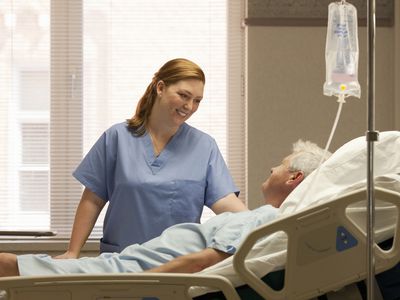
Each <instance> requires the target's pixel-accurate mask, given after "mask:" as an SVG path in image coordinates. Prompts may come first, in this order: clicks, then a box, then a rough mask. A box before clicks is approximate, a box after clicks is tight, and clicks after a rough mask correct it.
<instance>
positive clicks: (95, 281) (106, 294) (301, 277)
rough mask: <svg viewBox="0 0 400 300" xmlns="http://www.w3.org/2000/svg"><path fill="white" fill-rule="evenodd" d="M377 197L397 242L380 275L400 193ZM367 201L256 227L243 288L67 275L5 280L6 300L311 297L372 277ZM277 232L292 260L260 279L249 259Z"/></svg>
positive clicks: (239, 271)
mask: <svg viewBox="0 0 400 300" xmlns="http://www.w3.org/2000/svg"><path fill="white" fill-rule="evenodd" d="M375 197H376V201H378V202H381V201H384V202H385V203H384V205H383V206H381V207H380V208H382V209H383V211H385V213H387V212H390V218H389V219H390V220H391V226H385V228H383V230H382V231H381V232H377V235H376V236H377V240H376V242H377V243H379V242H381V240H382V241H383V240H391V246H390V247H389V249H387V250H384V249H382V248H381V247H380V246H378V244H375V246H374V251H375V263H376V273H382V272H385V271H386V270H389V269H391V268H393V267H394V266H395V265H396V264H398V263H399V262H400V240H399V233H400V223H399V222H398V220H399V219H400V218H399V217H400V193H398V192H394V191H390V190H387V189H384V188H379V187H378V188H376V190H375ZM365 200H366V191H365V188H361V189H358V190H356V191H352V192H350V193H347V194H345V195H343V196H341V197H340V198H338V199H334V200H331V201H328V202H325V203H323V204H320V205H315V206H313V207H310V208H308V209H305V210H302V211H300V212H297V213H295V214H291V215H289V216H287V217H282V218H280V219H278V220H276V221H274V222H273V223H270V224H267V225H263V226H261V227H259V228H257V229H256V230H254V231H253V232H252V233H251V234H250V235H249V236H248V237H247V239H246V240H245V242H244V243H243V244H242V245H241V247H240V248H239V249H238V251H237V253H236V254H235V255H234V256H233V259H232V260H233V266H234V270H235V271H236V276H238V277H239V278H240V279H241V280H242V282H243V283H244V285H243V284H242V285H241V287H239V288H238V289H237V290H236V291H235V290H234V289H233V286H232V284H231V282H230V280H227V279H226V278H224V277H222V276H218V275H209V274H194V275H190V274H151V273H146V274H119V275H106V274H104V275H79V276H77V275H68V276H54V277H10V278H5V279H0V299H1V300H4V299H7V300H21V299H29V300H36V299H44V300H47V299H57V300H62V299H68V300H69V299H142V298H143V297H156V299H192V297H193V298H194V299H196V298H197V299H240V298H239V296H238V293H239V294H240V297H241V298H242V299H252V300H253V299H270V300H273V299H311V298H313V297H317V296H320V295H323V294H326V293H329V292H331V291H336V290H340V289H341V288H343V287H344V286H346V285H349V284H351V283H354V282H357V281H360V280H362V279H364V278H365V276H366V250H365V249H366V232H365V229H364V228H363V225H362V224H359V223H357V220H358V219H357V216H358V213H359V211H360V209H361V211H362V208H363V206H364V205H365V204H362V201H365ZM353 215H354V216H355V218H352V216H353ZM379 215H380V214H379V210H378V214H377V216H378V217H379ZM393 220H395V222H392V221H393ZM277 234H278V235H282V234H283V235H284V236H285V237H286V241H287V242H286V246H287V252H286V251H285V249H284V248H283V249H282V251H277V255H278V256H279V255H280V256H282V257H283V261H285V260H286V263H284V265H282V266H281V267H277V268H275V269H273V270H272V272H270V273H269V274H267V275H266V276H264V277H263V279H260V278H259V276H258V275H257V274H256V272H254V271H253V270H251V268H249V267H248V266H247V263H246V261H247V260H246V258H247V256H248V255H249V253H250V252H251V251H258V250H257V247H260V245H261V246H262V245H263V241H264V240H267V239H270V238H272V237H273V235H277ZM260 239H261V240H260ZM257 245H258V246H257ZM272 259H277V258H276V257H275V258H274V257H273V258H272ZM278 260H279V259H278ZM261 265H262V264H261ZM277 269H278V270H277ZM283 270H284V271H283ZM206 273H207V272H206ZM274 277H275V281H277V283H276V284H275V287H270V286H269V285H268V284H266V282H267V283H268V282H269V283H271V278H272V279H274ZM204 287H207V290H206V289H204ZM210 288H211V290H210ZM398 289H400V287H398ZM212 290H214V291H220V292H212ZM204 291H207V293H206V294H203V292H204ZM221 291H222V292H221ZM199 294H203V295H199ZM246 295H247V297H246ZM257 297H258V298H257ZM342 299H344V298H342ZM349 299H351V298H349ZM353 299H354V298H353ZM360 299H361V298H360Z"/></svg>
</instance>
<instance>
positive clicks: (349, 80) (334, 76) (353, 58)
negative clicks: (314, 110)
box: [324, 1, 361, 98]
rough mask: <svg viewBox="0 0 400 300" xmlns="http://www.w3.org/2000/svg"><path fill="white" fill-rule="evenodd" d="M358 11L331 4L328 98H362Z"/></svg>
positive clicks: (351, 7) (326, 90) (328, 39)
mask: <svg viewBox="0 0 400 300" xmlns="http://www.w3.org/2000/svg"><path fill="white" fill-rule="evenodd" d="M358 56H359V51H358V36H357V10H356V8H355V7H354V6H353V5H351V4H350V3H347V2H343V1H342V2H334V3H331V4H329V9H328V30H327V36H326V49H325V63H326V81H325V83H324V95H326V96H332V95H334V96H338V97H339V96H341V97H344V96H355V97H357V98H360V94H361V90H360V84H359V82H358Z"/></svg>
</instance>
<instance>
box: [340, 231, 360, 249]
mask: <svg viewBox="0 0 400 300" xmlns="http://www.w3.org/2000/svg"><path fill="white" fill-rule="evenodd" d="M357 244H358V241H357V240H356V238H355V237H354V236H353V235H351V233H350V232H348V231H347V229H346V228H344V227H343V226H339V227H338V228H337V230H336V251H338V252H341V251H344V250H347V249H350V248H352V247H355V246H356V245H357Z"/></svg>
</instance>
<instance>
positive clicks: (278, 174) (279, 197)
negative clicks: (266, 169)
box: [261, 155, 292, 207]
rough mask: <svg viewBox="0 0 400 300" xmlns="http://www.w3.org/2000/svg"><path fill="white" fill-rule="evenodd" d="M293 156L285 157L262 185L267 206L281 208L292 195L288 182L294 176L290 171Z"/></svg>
mask: <svg viewBox="0 0 400 300" xmlns="http://www.w3.org/2000/svg"><path fill="white" fill-rule="evenodd" d="M290 157H291V155H289V156H287V157H285V158H284V159H283V160H282V162H281V164H280V165H278V166H276V167H273V168H272V169H271V172H270V173H271V174H270V176H269V177H268V178H267V180H266V181H265V182H264V183H263V184H262V185H261V190H262V193H263V195H264V199H265V201H266V204H271V205H273V206H275V207H279V206H280V205H281V203H282V202H283V200H284V199H285V198H286V196H287V195H288V194H289V193H290V191H289V190H288V186H287V185H286V182H287V181H288V180H289V179H290V177H291V176H292V173H291V172H290V171H289V162H290Z"/></svg>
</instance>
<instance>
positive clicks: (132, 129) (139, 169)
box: [58, 58, 247, 258]
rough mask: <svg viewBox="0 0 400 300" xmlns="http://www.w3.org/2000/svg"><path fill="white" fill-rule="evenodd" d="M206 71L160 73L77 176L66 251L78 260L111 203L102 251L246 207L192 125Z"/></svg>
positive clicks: (182, 67)
mask: <svg viewBox="0 0 400 300" xmlns="http://www.w3.org/2000/svg"><path fill="white" fill-rule="evenodd" d="M204 84H205V76H204V73H203V71H202V70H201V68H200V67H199V66H198V65H196V64H195V63H193V62H192V61H189V60H187V59H181V58H179V59H173V60H171V61H168V62H167V63H165V64H164V65H163V66H162V67H161V69H160V70H159V71H158V72H157V73H155V75H154V77H153V80H152V81H151V83H150V84H149V86H148V87H147V89H146V91H145V93H144V95H143V96H142V98H141V99H140V101H139V103H138V106H137V108H136V113H135V115H134V116H133V117H132V118H131V119H129V120H127V121H126V122H123V123H119V124H116V125H114V126H112V127H111V128H109V129H108V130H106V131H105V132H104V133H103V135H102V136H101V137H100V138H99V139H98V140H97V142H96V143H95V144H94V146H93V147H92V149H91V150H90V151H89V152H88V154H87V155H86V156H85V158H84V159H83V160H82V162H81V163H80V165H79V166H78V167H77V169H76V170H75V172H74V173H73V175H74V177H75V178H76V179H77V180H79V181H80V182H81V183H82V184H83V185H84V186H85V189H84V191H83V193H82V198H81V200H80V203H79V205H78V208H77V211H76V215H75V221H74V225H73V228H72V234H71V240H70V243H69V247H68V250H67V251H66V252H65V253H64V254H63V255H60V256H58V258H77V257H78V256H79V253H80V250H81V248H82V247H83V245H84V244H85V242H86V240H87V238H88V236H89V234H90V232H91V231H92V229H93V226H94V224H95V222H96V220H97V218H98V216H99V214H100V212H101V210H102V208H103V207H104V205H105V204H106V202H108V203H109V204H108V209H107V212H106V215H105V219H104V225H103V237H102V239H101V241H100V252H120V251H121V250H122V249H124V248H125V247H126V246H128V245H131V244H135V243H143V242H145V241H148V240H150V239H152V238H154V237H156V236H158V235H160V234H161V232H162V231H163V230H164V229H166V228H167V227H170V226H172V225H174V224H177V223H183V222H197V223H198V222H199V221H200V216H201V213H202V210H203V206H204V205H206V206H208V207H210V208H211V209H212V210H213V211H214V212H215V213H216V214H219V213H222V212H225V211H242V210H247V208H246V206H245V205H244V204H243V203H242V202H241V200H239V199H238V198H237V196H236V195H237V194H238V190H237V188H236V186H235V184H234V182H233V180H232V177H231V175H230V174H229V171H228V169H227V166H226V164H225V162H224V159H223V158H222V156H221V153H220V151H219V149H218V147H217V144H216V142H215V140H214V139H213V138H211V137H210V136H209V135H207V134H206V133H204V132H201V131H200V130H198V129H195V128H193V127H191V126H190V125H188V124H187V123H185V122H186V120H187V119H189V118H190V117H191V116H192V115H193V114H194V113H195V112H196V111H197V109H198V108H199V105H200V102H201V101H202V98H203V89H204Z"/></svg>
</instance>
